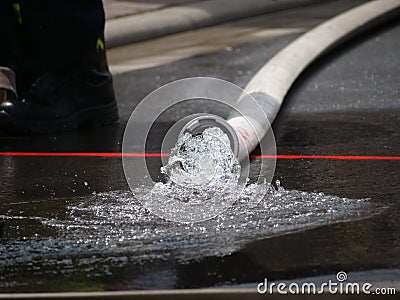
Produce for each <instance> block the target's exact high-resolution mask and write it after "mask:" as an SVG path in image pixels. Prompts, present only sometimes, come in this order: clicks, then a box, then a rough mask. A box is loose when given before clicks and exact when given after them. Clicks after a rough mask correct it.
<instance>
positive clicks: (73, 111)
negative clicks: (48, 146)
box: [0, 68, 118, 133]
mask: <svg viewBox="0 0 400 300" xmlns="http://www.w3.org/2000/svg"><path fill="white" fill-rule="evenodd" d="M98 69H99V68H91V69H86V70H72V71H71V70H68V71H57V72H47V73H44V74H43V75H41V76H39V77H38V79H37V80H36V82H35V83H34V84H33V85H32V86H31V88H30V89H29V90H28V91H27V92H26V94H25V95H24V96H23V98H22V100H8V101H5V102H3V103H1V104H0V129H3V130H12V131H23V132H30V133H55V132H61V131H68V130H72V129H75V128H78V127H80V126H83V125H89V124H95V125H106V124H110V123H115V122H117V121H118V109H117V103H116V100H115V95H114V89H113V84H112V77H111V74H110V73H109V72H108V70H107V68H104V69H103V71H99V70H98Z"/></svg>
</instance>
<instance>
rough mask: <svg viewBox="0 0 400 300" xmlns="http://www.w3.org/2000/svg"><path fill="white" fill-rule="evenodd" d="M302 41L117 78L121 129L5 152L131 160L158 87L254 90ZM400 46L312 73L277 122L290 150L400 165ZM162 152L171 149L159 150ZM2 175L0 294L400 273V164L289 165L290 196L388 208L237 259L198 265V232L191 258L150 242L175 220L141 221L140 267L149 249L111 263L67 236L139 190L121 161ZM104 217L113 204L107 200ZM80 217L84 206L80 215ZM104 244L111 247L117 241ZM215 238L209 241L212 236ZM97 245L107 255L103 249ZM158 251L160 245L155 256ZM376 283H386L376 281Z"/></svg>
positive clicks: (285, 174)
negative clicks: (142, 104) (143, 107)
mask: <svg viewBox="0 0 400 300" xmlns="http://www.w3.org/2000/svg"><path fill="white" fill-rule="evenodd" d="M295 37H296V36H295V35H293V36H288V37H283V38H279V39H277V40H275V41H272V42H265V43H257V44H252V45H245V46H241V47H237V48H234V49H229V50H227V51H223V52H220V53H216V54H212V55H208V56H200V57H195V58H191V59H186V60H183V61H179V62H176V63H172V64H169V65H165V66H161V67H157V68H152V69H147V70H141V71H135V72H132V73H128V74H125V75H120V76H118V77H116V78H115V88H116V91H117V95H118V100H119V107H120V113H121V117H122V121H121V123H120V124H117V125H114V126H110V127H107V128H86V129H84V130H82V131H80V132H71V133H66V134H64V135H57V136H50V137H48V136H39V137H23V136H6V135H4V134H1V133H0V151H1V152H19V151H23V152H29V151H32V152H119V151H121V142H122V141H121V139H122V133H123V130H124V126H125V124H126V121H127V119H128V118H129V115H130V113H131V111H132V109H133V108H134V106H135V105H136V104H137V103H138V101H140V100H141V99H142V98H143V97H144V96H146V95H147V94H148V93H150V92H151V91H153V90H154V89H155V88H157V87H159V86H161V85H163V84H165V83H168V82H171V81H173V80H176V79H180V78H185V77H194V76H210V77H217V78H222V79H225V80H228V81H231V82H233V83H235V84H238V85H239V86H241V87H244V86H245V85H246V83H247V82H248V81H249V80H250V78H251V77H252V76H253V75H254V73H255V72H256V71H257V69H258V68H259V67H260V66H261V65H262V64H263V63H264V62H265V61H267V60H268V58H270V57H271V56H272V55H273V54H274V53H276V52H277V51H278V50H279V49H281V48H282V47H283V46H284V45H286V44H287V43H289V42H290V41H291V40H293V39H294V38H295ZM398 49H400V23H398V22H397V24H395V23H392V24H390V25H388V26H385V27H383V28H380V29H379V30H376V31H374V32H372V33H370V34H368V35H364V36H362V37H360V38H358V39H357V40H355V41H353V42H352V43H349V44H347V45H346V46H344V47H342V48H341V49H340V50H338V51H334V52H333V53H330V54H329V55H328V56H326V57H324V58H323V59H320V60H319V61H318V62H317V63H316V64H314V65H313V66H312V67H311V68H309V69H308V70H307V71H306V73H305V74H304V76H302V77H301V79H300V80H298V81H297V82H296V84H295V86H294V87H293V88H292V90H291V92H290V94H289V96H288V97H287V100H286V102H285V104H284V107H283V109H282V110H281V112H280V114H279V116H278V119H277V120H276V122H275V123H274V130H275V135H276V142H277V152H278V154H295V155H375V156H399V155H400V136H399V135H400V133H399V126H400V84H399V82H400V80H399V79H400V68H399V65H400V56H399V55H398V51H399V50H398ZM174 117H176V115H174V114H171V115H170V116H167V120H164V122H166V123H165V124H167V123H168V124H170V125H172V123H173V121H174ZM152 150H153V151H154V150H157V145H153V149H152ZM254 163H255V164H256V161H255V162H254ZM149 165H150V166H151V167H152V170H153V171H154V172H158V168H159V163H158V161H156V162H151V159H150V160H149ZM0 170H1V172H0V182H1V194H0V203H1V205H0V219H1V218H3V219H4V236H3V239H0V292H7V291H13V292H15V291H19V292H21V291H61V290H63V291H77V290H82V291H90V290H118V289H159V288H198V287H215V286H221V285H237V284H242V283H250V282H260V281H262V280H263V278H264V277H268V279H269V280H278V279H282V280H283V279H294V278H302V277H312V276H319V275H325V274H335V273H336V272H338V271H340V270H345V271H348V272H355V271H369V270H375V269H387V270H395V269H400V235H399V232H400V224H399V222H398V220H399V215H400V196H399V195H400V161H399V160H397V161H396V160H387V161H379V160H359V161H348V160H334V159H333V160H330V159H298V160H293V159H279V160H278V161H277V168H276V174H275V179H279V180H280V181H281V183H282V185H283V186H284V188H285V189H296V190H300V191H305V192H324V193H325V194H329V195H335V196H339V197H346V198H352V199H361V198H370V199H371V200H370V202H371V203H372V204H374V205H376V207H378V208H379V209H377V211H376V212H377V214H376V215H373V216H371V217H369V218H366V219H361V220H359V218H357V217H355V216H354V215H352V216H351V217H350V218H349V219H346V220H342V221H346V222H339V223H337V222H336V223H335V224H330V223H329V222H328V223H327V224H325V225H324V224H321V226H312V228H309V227H307V226H306V227H305V228H304V230H303V229H301V228H298V229H296V230H293V232H284V233H285V235H281V234H277V235H276V236H274V235H273V234H272V235H265V236H264V237H263V236H257V237H256V236H255V237H254V238H251V237H250V238H246V236H245V235H246V232H243V233H242V234H243V241H245V242H243V243H241V244H240V247H233V248H232V251H229V249H228V251H226V252H224V251H219V250H218V248H215V254H213V253H211V252H210V253H204V255H203V254H202V252H200V254H199V255H198V256H193V257H191V256H185V255H186V254H187V253H186V252H185V251H186V250H185V249H186V248H187V249H189V248H190V247H192V248H193V249H192V250H191V251H194V252H195V251H196V244H195V243H193V241H191V240H190V239H191V233H190V230H191V229H190V227H188V228H186V229H185V228H183V229H182V228H181V229H180V230H183V232H184V230H188V232H187V234H186V236H185V234H181V235H180V237H179V240H178V239H177V240H176V241H174V242H175V243H177V244H179V245H181V248H182V249H183V250H182V251H183V252H182V251H181V252H179V251H178V252H179V253H178V252H176V251H173V250H171V249H167V248H166V249H165V251H163V249H162V247H161V248H160V245H163V241H162V240H161V241H160V240H157V239H153V240H151V241H152V242H151V243H148V244H147V241H148V240H147V239H146V236H145V234H148V235H151V236H152V237H157V231H158V230H164V227H165V226H167V225H165V222H163V224H164V225H160V226H161V227H160V228H161V229H160V228H159V227H158V225H157V222H155V223H152V222H147V223H146V222H144V223H141V224H140V225H138V226H142V227H140V229H141V232H142V233H143V235H141V238H138V239H137V240H136V244H129V247H134V248H135V249H136V248H138V249H140V248H142V249H147V250H146V251H147V252H146V255H147V260H145V261H144V260H141V259H139V258H138V257H140V255H141V254H138V256H137V257H136V254H135V255H133V254H132V253H137V251H136V250H135V251H133V249H132V251H133V252H132V253H130V250H129V247H127V248H126V249H125V250H124V251H125V252H123V254H121V253H120V254H119V255H116V256H112V255H109V253H113V251H114V250H113V248H110V249H108V250H109V252H107V253H101V252H98V251H92V252H91V251H86V252H82V253H81V252H79V249H80V248H79V245H82V247H83V246H85V247H86V248H85V249H89V248H90V247H91V245H84V244H85V238H84V237H82V240H81V241H80V243H81V244H79V245H78V246H76V247H75V248H68V247H71V245H70V244H68V243H67V244H65V243H63V236H65V234H66V231H71V232H73V231H74V222H73V221H74V220H75V221H76V222H78V221H82V220H85V219H84V217H85V213H88V212H87V211H85V210H84V209H82V207H83V208H84V207H85V202H86V201H88V202H90V201H92V202H93V201H95V202H96V201H97V202H96V203H100V204H101V199H103V198H104V197H106V196H104V195H107V197H110V195H111V196H112V195H115V198H118V197H121V195H123V193H124V192H115V194H112V193H111V194H110V193H109V192H112V191H128V187H127V184H126V181H125V178H124V175H123V170H122V162H121V159H120V158H118V157H17V156H13V155H11V156H10V155H2V156H0ZM94 192H95V194H93V193H94ZM101 193H106V194H101ZM121 193H122V194H121ZM102 195H103V196H102ZM102 197H103V198H102ZM118 199H119V198H118ZM82 205H83V206H82ZM71 207H72V209H71ZM97 208H98V209H99V210H101V209H103V210H107V209H109V210H110V211H112V209H113V207H111V206H107V205H104V206H101V205H99V206H97ZM79 209H81V210H79ZM99 210H97V211H95V212H94V213H95V214H96V215H97V216H99V215H102V214H104V211H99ZM76 211H81V215H79V218H80V219H79V218H78V217H77V215H75V213H76ZM127 211H129V209H127ZM117 213H119V214H120V215H118V216H116V215H115V216H114V215H112V214H109V215H107V214H105V215H104V217H105V218H110V219H111V218H114V217H115V218H117V217H118V218H121V219H123V218H128V219H125V221H126V222H128V223H129V215H128V213H127V212H126V215H124V210H123V208H122V209H121V211H119V212H117ZM132 213H134V214H135V213H137V214H138V216H136V217H135V218H132V229H131V230H132V231H134V230H136V229H137V228H136V229H135V224H136V223H135V222H137V221H138V219H139V217H141V216H143V218H144V219H146V218H148V217H146V213H145V212H143V211H142V210H140V209H138V210H133V211H132ZM71 216H72V217H75V219H72V221H71V223H68V224H69V225H70V227H68V226H58V225H59V224H64V223H62V222H61V223H57V222H58V221H57V220H65V219H68V218H69V217H71ZM43 220H45V222H44V221H43ZM146 220H156V218H151V219H146ZM57 224H58V225H57ZM110 224H114V225H118V223H117V222H116V223H113V222H110ZM64 225H65V224H64ZM97 225H98V226H102V225H101V224H97ZM97 225H96V224H93V223H90V222H89V221H88V222H87V226H88V228H87V230H88V232H89V231H90V230H91V228H89V227H90V226H94V227H96V226H97ZM238 225H240V224H238ZM322 225H323V226H322ZM162 226H164V227H162ZM101 228H103V227H101ZM107 228H108V229H109V230H110V232H112V234H115V231H112V230H114V229H115V228H110V227H107V226H105V227H104V230H106V229H107ZM305 229H308V230H305ZM196 230H200V229H196ZM180 233H182V232H181V231H180ZM88 234H89V233H88ZM117 234H118V233H117ZM213 234H214V233H212V232H210V235H209V236H208V235H206V237H205V239H207V237H209V238H210V239H212V237H213ZM102 238H105V239H107V235H104V236H102ZM118 238H119V237H118ZM225 238H226V240H224V239H223V238H222V240H220V248H229V244H225V243H226V241H228V242H229V240H230V239H229V236H227V237H225ZM185 239H187V240H185ZM201 242H202V243H203V244H205V245H207V240H202V241H201ZM157 243H158V244H157ZM186 243H187V245H188V246H187V247H186V248H185V245H186ZM123 244H124V241H123V235H121V237H120V244H110V247H111V246H112V247H116V248H118V247H123ZM32 245H33V246H32ZM35 245H36V246H35ZM38 245H42V246H41V247H42V248H41V249H39V248H38ZM105 245H108V244H107V243H105ZM121 245H122V246H121ZM154 245H156V246H154ZM168 245H170V244H168ZM182 245H183V246H182ZM92 246H93V249H96V245H92ZM152 246H154V247H155V248H156V250H154V251H151V249H152ZM46 247H48V248H46ZM57 249H59V250H57ZM217 250H218V251H217ZM143 251H145V250H143ZM187 251H190V249H189V250H187ZM166 253H167V255H166ZM182 257H184V258H185V259H183V258H182ZM397 274H398V273H397ZM370 280H371V281H372V282H375V281H380V280H381V278H379V276H376V277H374V276H373V275H371V276H370ZM395 281H396V280H395ZM398 281H399V278H397V282H398Z"/></svg>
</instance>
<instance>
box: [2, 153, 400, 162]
mask: <svg viewBox="0 0 400 300" xmlns="http://www.w3.org/2000/svg"><path fill="white" fill-rule="evenodd" d="M0 156H14V157H15V156H19V157H21V156H22V157H122V156H124V157H162V156H163V157H168V156H169V154H167V153H124V154H122V153H119V152H0ZM250 157H251V158H255V159H272V158H276V159H331V160H390V161H393V160H400V156H379V155H282V154H278V155H251V156H250Z"/></svg>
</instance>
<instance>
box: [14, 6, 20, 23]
mask: <svg viewBox="0 0 400 300" xmlns="http://www.w3.org/2000/svg"><path fill="white" fill-rule="evenodd" d="M13 7H14V11H15V13H16V14H17V18H18V22H19V24H22V16H21V7H20V5H19V3H13Z"/></svg>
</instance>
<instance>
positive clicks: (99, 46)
mask: <svg viewBox="0 0 400 300" xmlns="http://www.w3.org/2000/svg"><path fill="white" fill-rule="evenodd" d="M104 48H105V47H104V42H103V41H102V39H101V38H98V39H97V43H96V49H97V51H104Z"/></svg>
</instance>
